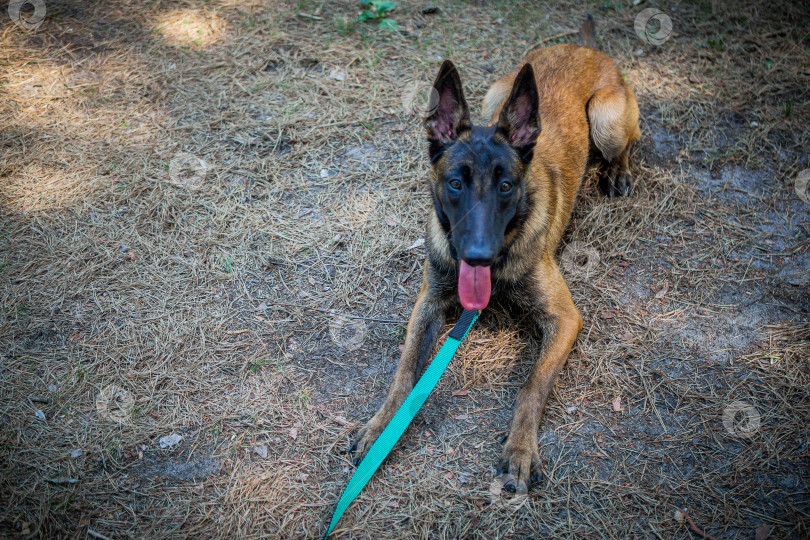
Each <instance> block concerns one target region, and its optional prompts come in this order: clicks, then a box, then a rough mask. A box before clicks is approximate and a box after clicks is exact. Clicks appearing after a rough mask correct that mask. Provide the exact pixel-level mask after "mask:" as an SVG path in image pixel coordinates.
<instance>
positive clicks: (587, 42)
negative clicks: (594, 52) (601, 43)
mask: <svg viewBox="0 0 810 540" xmlns="http://www.w3.org/2000/svg"><path fill="white" fill-rule="evenodd" d="M579 38H580V40H581V41H582V46H583V47H590V48H591V49H596V48H597V46H596V23H595V22H594V21H593V17H591V14H590V13H588V16H587V17H585V22H584V23H582V28H581V29H580V30H579Z"/></svg>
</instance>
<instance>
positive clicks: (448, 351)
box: [323, 309, 481, 540]
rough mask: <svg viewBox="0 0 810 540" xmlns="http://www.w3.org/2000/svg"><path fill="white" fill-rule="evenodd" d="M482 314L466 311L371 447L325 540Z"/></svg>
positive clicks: (345, 494)
mask: <svg viewBox="0 0 810 540" xmlns="http://www.w3.org/2000/svg"><path fill="white" fill-rule="evenodd" d="M480 313H481V312H480V311H469V310H466V309H465V310H464V312H463V313H462V314H461V317H459V319H458V322H457V323H456V325H455V326H454V327H453V330H452V331H451V332H450V335H449V336H448V337H447V341H445V342H444V345H442V348H441V349H439V352H438V353H437V354H436V357H435V358H434V359H433V361H432V362H431V363H430V365H429V366H428V367H427V369H426V370H425V373H424V374H423V375H422V377H420V378H419V381H418V382H417V383H416V386H414V387H413V390H411V393H410V394H408V397H407V398H405V401H404V402H403V403H402V405H401V406H400V408H399V410H398V411H397V412H396V414H395V415H394V417H393V418H392V419H391V422H389V423H388V425H387V426H385V429H384V430H383V432H382V433H380V436H379V437H377V440H376V441H374V444H373V445H371V449H370V450H369V451H368V453H367V454H366V457H365V458H363V461H361V462H360V465H358V466H357V470H356V471H354V474H353V475H352V477H351V479H350V480H349V485H347V486H346V489H345V490H344V491H343V495H341V496H340V499H339V500H338V503H337V507H335V512H334V513H333V514H332V521H330V522H329V528H328V529H327V530H326V534H325V535H323V540H326V539H327V538H328V536H329V535H330V534H332V531H333V530H334V529H335V526H336V525H337V523H338V521H339V520H340V518H341V516H343V513H344V512H345V511H346V509H347V508H349V505H350V504H351V503H352V501H354V499H355V498H357V496H358V495H360V492H361V491H362V490H363V488H364V487H366V484H368V481H369V480H371V477H372V476H373V475H374V473H375V472H376V471H377V469H379V468H380V465H381V464H382V462H383V460H384V459H385V458H386V456H388V454H389V453H391V449H392V448H394V445H395V444H397V441H398V440H399V438H400V437H402V434H403V433H405V430H406V429H407V428H408V426H409V425H410V424H411V422H412V421H413V419H414V417H415V416H416V413H418V412H419V409H421V408H422V405H423V404H424V403H425V401H426V400H427V398H428V396H429V395H430V393H431V392H432V391H433V389H434V388H436V384H437V383H438V382H439V379H441V377H442V375H443V374H444V372H445V370H446V369H447V366H448V365H450V360H452V359H453V356H455V354H456V351H457V350H458V347H459V345H461V342H462V341H464V337H465V336H466V335H467V332H469V331H470V328H472V325H473V323H475V321H476V319H478V315H480Z"/></svg>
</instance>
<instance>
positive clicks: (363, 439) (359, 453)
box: [348, 416, 385, 465]
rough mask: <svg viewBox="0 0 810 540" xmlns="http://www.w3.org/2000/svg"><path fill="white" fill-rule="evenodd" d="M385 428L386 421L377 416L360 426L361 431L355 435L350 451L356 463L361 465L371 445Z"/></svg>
mask: <svg viewBox="0 0 810 540" xmlns="http://www.w3.org/2000/svg"><path fill="white" fill-rule="evenodd" d="M383 428H385V423H384V422H381V421H380V420H379V419H378V418H377V417H376V416H375V417H374V418H372V419H371V420H369V421H368V422H367V423H366V425H365V426H363V427H362V428H360V431H358V432H357V434H356V435H355V436H354V442H353V443H352V446H351V447H350V448H349V451H348V453H349V454H351V456H352V458H353V461H354V464H355V465H359V464H360V462H361V461H363V458H364V457H365V456H366V452H368V450H369V448H371V445H372V444H374V441H376V440H377V437H379V436H380V433H382V430H383Z"/></svg>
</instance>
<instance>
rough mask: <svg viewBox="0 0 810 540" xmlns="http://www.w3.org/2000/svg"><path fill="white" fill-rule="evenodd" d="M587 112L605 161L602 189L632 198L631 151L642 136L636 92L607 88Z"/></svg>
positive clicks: (596, 95)
mask: <svg viewBox="0 0 810 540" xmlns="http://www.w3.org/2000/svg"><path fill="white" fill-rule="evenodd" d="M587 110H588V121H589V122H590V138H591V141H592V142H593V145H594V146H595V147H596V150H597V151H598V152H599V154H600V156H601V158H602V160H603V166H602V167H601V170H600V175H599V189H600V190H601V191H602V193H604V194H605V195H608V196H610V197H616V196H620V195H630V194H631V193H632V192H633V176H632V175H631V174H630V166H629V165H630V163H629V156H630V148H631V145H632V143H633V141H635V140H637V139H638V138H639V136H640V132H639V128H638V105H637V103H636V98H635V96H634V95H633V91H632V90H630V89H629V88H627V87H625V86H623V85H620V84H609V85H607V86H603V87H602V88H600V89H599V90H597V91H596V92H594V94H593V96H591V99H590V100H589V101H588V105H587Z"/></svg>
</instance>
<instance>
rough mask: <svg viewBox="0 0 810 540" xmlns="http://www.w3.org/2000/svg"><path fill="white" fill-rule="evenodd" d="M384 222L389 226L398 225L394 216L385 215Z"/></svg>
mask: <svg viewBox="0 0 810 540" xmlns="http://www.w3.org/2000/svg"><path fill="white" fill-rule="evenodd" d="M385 222H386V223H387V224H388V225H389V226H391V227H396V226H397V225H399V220H398V219H397V218H396V217H394V216H385Z"/></svg>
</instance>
